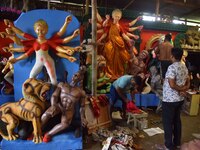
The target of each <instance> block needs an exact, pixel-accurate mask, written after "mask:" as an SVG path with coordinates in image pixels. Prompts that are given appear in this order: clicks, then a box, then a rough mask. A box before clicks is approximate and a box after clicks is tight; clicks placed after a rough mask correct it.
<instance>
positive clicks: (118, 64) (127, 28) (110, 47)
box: [97, 9, 143, 80]
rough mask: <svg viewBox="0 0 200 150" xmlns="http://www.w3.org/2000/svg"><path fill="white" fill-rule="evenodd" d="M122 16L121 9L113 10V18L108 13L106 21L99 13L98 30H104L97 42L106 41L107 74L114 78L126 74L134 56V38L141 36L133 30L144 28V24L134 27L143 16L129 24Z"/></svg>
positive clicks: (103, 53)
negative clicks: (129, 62) (123, 20)
mask: <svg viewBox="0 0 200 150" xmlns="http://www.w3.org/2000/svg"><path fill="white" fill-rule="evenodd" d="M121 18H122V12H121V11H120V10H119V9H115V10H113V12H112V20H111V19H110V16H109V15H106V19H105V20H104V21H103V20H102V18H101V16H100V15H99V14H98V15H97V20H98V23H99V26H100V29H99V30H98V31H97V32H98V33H101V32H102V35H101V36H100V38H99V39H98V41H97V42H98V43H103V42H105V45H104V46H103V49H102V51H101V54H102V55H103V56H104V57H105V59H106V70H105V71H106V75H107V77H109V78H111V79H113V80H115V79H117V78H119V77H120V76H122V75H124V74H125V66H126V65H127V64H128V61H129V60H130V59H131V58H132V57H133V53H134V52H133V47H134V46H133V43H134V40H135V39H138V38H139V36H137V35H134V34H133V31H135V30H141V29H142V28H143V26H137V27H133V25H134V24H135V23H136V22H137V21H138V20H141V17H137V18H136V19H135V20H133V21H131V22H129V23H127V24H122V23H121V22H120V19H121ZM133 39H134V40H133Z"/></svg>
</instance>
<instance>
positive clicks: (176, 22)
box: [173, 20, 185, 24]
mask: <svg viewBox="0 0 200 150" xmlns="http://www.w3.org/2000/svg"><path fill="white" fill-rule="evenodd" d="M173 23H174V24H185V21H181V20H173Z"/></svg>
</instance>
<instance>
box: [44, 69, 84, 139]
mask: <svg viewBox="0 0 200 150" xmlns="http://www.w3.org/2000/svg"><path fill="white" fill-rule="evenodd" d="M85 71H86V67H85V66H81V67H80V70H79V71H78V72H77V73H75V74H74V75H73V77H72V81H71V83H70V84H68V83H63V82H61V83H59V84H58V85H57V87H56V89H55V91H54V93H53V95H52V97H51V106H50V107H49V108H48V109H47V110H46V112H45V113H44V114H43V115H42V117H41V120H42V126H43V127H44V126H45V125H46V124H47V123H48V121H49V119H50V118H52V117H54V116H55V115H57V114H62V116H61V122H60V123H58V124H57V125H55V126H54V127H53V128H52V129H51V130H50V131H48V132H47V133H46V134H45V135H44V138H43V142H49V141H50V140H51V138H52V137H53V136H54V135H55V134H57V133H58V132H60V131H63V130H65V129H66V128H68V127H69V125H70V124H71V121H72V118H73V116H74V113H75V106H76V105H77V103H80V105H81V106H80V116H81V122H82V126H84V127H85V126H86V125H87V121H86V119H85V108H84V107H85V97H86V94H85V91H84V90H83V89H82V88H80V87H79V86H78V83H80V82H81V81H82V80H83V77H84V73H85Z"/></svg>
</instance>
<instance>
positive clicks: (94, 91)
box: [91, 0, 97, 96]
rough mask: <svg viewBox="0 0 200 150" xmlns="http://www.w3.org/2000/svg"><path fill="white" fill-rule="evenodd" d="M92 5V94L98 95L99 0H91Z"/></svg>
mask: <svg viewBox="0 0 200 150" xmlns="http://www.w3.org/2000/svg"><path fill="white" fill-rule="evenodd" d="M91 5H92V43H93V51H92V95H93V96H96V95H97V61H96V60H97V43H96V41H97V0H92V1H91Z"/></svg>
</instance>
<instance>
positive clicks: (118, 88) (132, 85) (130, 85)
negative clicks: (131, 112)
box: [110, 75, 142, 116]
mask: <svg viewBox="0 0 200 150" xmlns="http://www.w3.org/2000/svg"><path fill="white" fill-rule="evenodd" d="M141 83H142V78H141V77H140V76H135V77H133V76H132V75H124V76H121V77H120V78H118V79H117V80H115V81H114V82H113V84H112V85H111V87H110V94H111V100H112V104H111V111H112V108H113V107H114V105H115V103H116V102H117V100H118V99H119V100H121V101H122V109H123V115H124V116H125V114H126V105H127V103H128V101H129V100H128V98H127V96H126V94H127V93H131V91H133V90H136V89H137V88H138V87H139V86H140V85H141Z"/></svg>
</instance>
